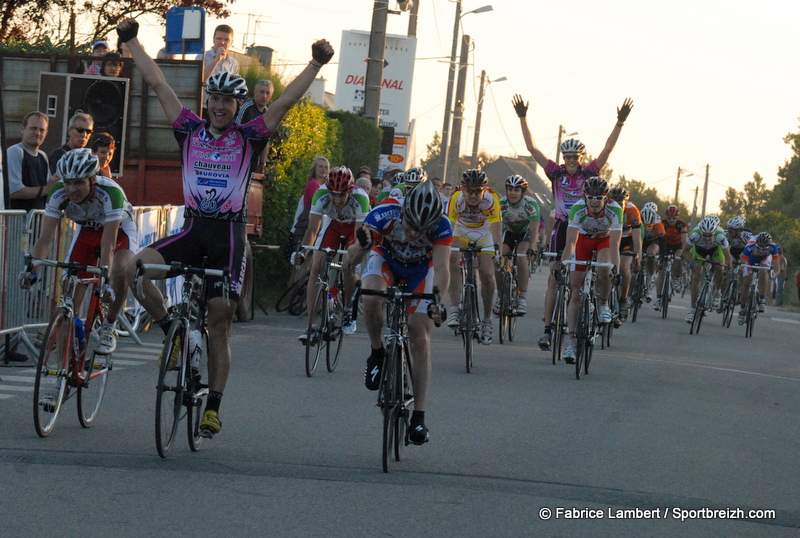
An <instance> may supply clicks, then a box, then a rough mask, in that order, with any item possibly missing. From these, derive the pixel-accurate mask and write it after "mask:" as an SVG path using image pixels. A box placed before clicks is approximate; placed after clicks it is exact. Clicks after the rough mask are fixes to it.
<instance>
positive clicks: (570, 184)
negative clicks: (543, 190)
mask: <svg viewBox="0 0 800 538" xmlns="http://www.w3.org/2000/svg"><path fill="white" fill-rule="evenodd" d="M544 173H545V175H546V176H547V177H548V178H550V181H551V182H552V184H553V199H554V204H555V210H556V218H557V219H559V220H568V219H569V211H570V209H572V206H573V205H574V204H575V202H577V201H578V200H583V184H584V183H586V180H587V179H589V178H590V177H594V176H598V175H600V168H599V167H598V166H597V160H594V161H592V162H590V163H589V166H586V167H583V166H581V167H579V168H578V173H577V174H575V175H573V176H571V175H569V174H568V173H567V167H566V166H563V165H560V164H557V163H556V162H555V161H550V160H548V161H547V167H546V168H545V169H544Z"/></svg>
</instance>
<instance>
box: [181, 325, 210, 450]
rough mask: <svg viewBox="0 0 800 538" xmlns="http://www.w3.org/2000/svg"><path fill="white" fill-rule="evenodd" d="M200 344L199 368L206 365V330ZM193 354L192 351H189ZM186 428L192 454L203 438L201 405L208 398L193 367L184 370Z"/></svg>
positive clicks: (203, 385)
mask: <svg viewBox="0 0 800 538" xmlns="http://www.w3.org/2000/svg"><path fill="white" fill-rule="evenodd" d="M202 335H203V336H202V342H200V349H201V350H202V357H201V359H200V367H201V368H202V367H203V365H206V364H208V330H206V329H205V328H204V329H203V333H202ZM189 351H190V352H193V350H189ZM186 375H187V379H186V395H185V396H184V397H185V398H186V426H187V428H188V431H187V433H188V434H189V448H190V449H191V450H192V452H197V451H198V450H200V441H201V440H202V439H203V436H202V435H201V434H200V421H201V420H202V418H203V404H204V402H205V399H206V397H207V396H208V385H206V384H204V383H203V382H202V371H201V370H197V369H195V368H194V367H192V368H187V369H186Z"/></svg>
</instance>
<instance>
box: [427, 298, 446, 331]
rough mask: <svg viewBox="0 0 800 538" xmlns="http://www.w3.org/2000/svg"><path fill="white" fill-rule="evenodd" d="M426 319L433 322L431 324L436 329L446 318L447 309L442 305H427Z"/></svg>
mask: <svg viewBox="0 0 800 538" xmlns="http://www.w3.org/2000/svg"><path fill="white" fill-rule="evenodd" d="M428 317H429V318H431V319H432V320H433V324H434V325H436V326H437V327H440V326H441V325H442V321H444V320H445V318H447V309H446V308H445V307H444V305H443V304H433V303H429V304H428Z"/></svg>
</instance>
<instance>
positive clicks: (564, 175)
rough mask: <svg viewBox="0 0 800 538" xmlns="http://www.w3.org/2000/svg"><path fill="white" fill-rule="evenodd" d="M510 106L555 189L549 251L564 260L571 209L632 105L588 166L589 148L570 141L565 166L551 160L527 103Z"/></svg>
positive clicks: (549, 305)
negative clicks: (537, 136)
mask: <svg viewBox="0 0 800 538" xmlns="http://www.w3.org/2000/svg"><path fill="white" fill-rule="evenodd" d="M511 103H512V104H513V105H514V110H515V111H516V113H517V116H518V117H519V122H520V126H521V127H522V136H523V138H524V139H525V145H526V146H527V148H528V151H530V153H531V155H532V156H533V158H534V159H535V160H536V162H537V163H538V164H539V166H541V167H542V169H543V170H544V171H545V174H547V177H548V178H550V181H551V182H552V187H553V199H554V203H555V219H556V221H555V225H554V227H553V233H552V235H551V238H550V251H551V252H555V253H556V254H557V257H556V260H561V251H562V250H564V242H565V241H566V236H567V222H568V220H569V214H570V209H571V208H572V206H573V204H575V202H577V201H578V200H581V199H583V185H584V183H585V182H586V180H587V179H588V178H590V177H594V176H597V175H599V174H600V170H601V169H602V168H603V166H605V164H606V163H607V162H608V158H609V156H610V155H611V151H612V150H613V149H614V146H615V145H616V144H617V139H618V138H619V135H620V133H621V132H622V126H623V125H624V124H625V120H626V119H627V118H628V115H629V114H630V113H631V109H632V108H633V101H632V100H631V99H625V101H624V102H623V103H622V106H621V107H620V108H618V109H617V123H616V124H614V129H612V130H611V134H610V135H609V137H608V140H606V145H605V147H604V148H603V151H601V152H600V155H598V156H597V159H595V160H594V161H592V162H591V163H589V165H588V166H585V167H584V166H583V165H582V159H583V156H584V154H585V152H586V148H585V146H584V145H583V143H581V142H580V141H578V140H575V139H572V138H570V139H569V140H565V141H564V142H563V143H562V144H561V148H560V149H561V153H562V154H563V156H564V164H563V165H559V164H558V163H556V162H554V161H551V160H549V159H548V158H547V157H546V156H545V154H544V153H542V151H541V150H540V149H539V148H537V147H536V145H535V144H534V143H533V136H532V135H531V131H530V129H529V128H528V120H527V119H526V116H527V114H528V103H526V102H524V101H523V100H522V97H521V96H520V95H515V96H514V98H513V100H512V101H511ZM554 267H555V261H554V262H553V263H551V264H550V277H549V278H548V280H547V293H546V294H545V300H544V322H545V326H544V334H543V335H542V337H541V338H539V347H540V348H541V349H542V350H547V349H550V332H551V327H550V325H549V323H550V319H551V318H552V317H553V309H554V308H555V300H556V281H555V278H554V277H553V268H554Z"/></svg>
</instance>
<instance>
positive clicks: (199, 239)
mask: <svg viewBox="0 0 800 538" xmlns="http://www.w3.org/2000/svg"><path fill="white" fill-rule="evenodd" d="M138 28H139V24H138V23H137V22H136V21H135V20H133V19H126V20H124V21H122V22H121V23H120V24H119V25H118V26H117V33H118V34H119V40H120V43H126V44H127V47H128V50H129V51H130V53H131V56H132V57H133V61H134V62H135V63H136V66H137V67H138V69H139V71H140V72H141V73H142V76H143V77H144V80H145V81H146V82H147V85H148V86H149V87H150V88H151V89H152V90H153V91H154V92H155V94H156V97H158V100H159V102H160V103H161V107H162V108H163V109H164V113H165V114H166V117H167V118H168V119H169V120H170V121H173V124H172V128H173V131H174V132H175V138H176V139H177V141H178V145H179V146H180V148H181V159H182V161H183V163H182V181H183V196H184V204H185V206H186V210H185V213H184V224H183V230H181V231H180V232H178V233H177V234H176V235H173V236H170V237H167V238H164V239H161V240H160V241H158V242H156V243H154V244H152V245H150V246H149V247H148V248H145V249H144V250H142V251H141V252H140V253H139V254H138V255H137V256H136V258H135V260H133V261H132V263H130V264H128V274H129V281H130V282H133V279H134V278H133V277H134V275H135V273H136V263H135V262H136V260H141V261H142V262H143V263H145V264H170V263H172V262H173V261H179V262H182V263H187V264H191V265H200V264H201V263H203V259H204V257H207V258H208V263H207V266H208V267H209V268H212V269H222V268H226V267H227V268H230V270H231V290H230V301H229V303H228V304H226V302H225V299H224V298H223V297H222V291H223V290H222V286H219V285H214V286H212V292H211V299H210V300H209V303H208V331H209V350H208V377H209V387H208V388H209V395H208V401H207V404H206V409H205V411H204V413H203V418H202V420H201V422H200V431H201V434H202V435H203V436H204V437H213V436H214V434H216V433H218V432H219V431H220V429H221V427H222V424H221V422H220V419H219V407H220V402H221V400H222V393H223V391H224V390H225V385H226V384H227V382H228V375H229V372H230V364H231V348H230V340H231V330H232V324H233V316H234V314H235V312H236V307H237V302H238V301H239V293H240V291H241V288H242V283H243V281H244V274H245V269H246V257H245V245H246V243H247V229H246V225H247V215H246V211H247V194H248V192H249V190H250V178H251V172H252V171H253V170H252V169H251V166H252V163H254V162H255V159H253V156H255V155H259V154H260V153H261V151H262V150H263V149H264V147H265V146H266V144H267V142H268V141H269V137H270V136H272V135H273V134H274V133H275V132H276V131H277V129H278V125H279V124H280V123H281V121H282V120H283V118H284V116H286V113H287V112H288V111H289V109H290V108H292V107H293V106H294V105H295V104H296V103H297V102H298V101H300V99H301V98H302V97H303V96H304V95H305V93H306V91H307V90H308V88H309V87H310V86H311V83H312V82H313V81H314V79H315V78H316V77H317V75H318V73H319V70H320V69H321V68H322V66H323V65H324V64H326V63H328V62H329V61H330V59H331V58H332V57H333V47H331V45H330V43H328V42H327V41H326V40H324V39H321V40H319V41H317V42H315V43H314V44H313V45H312V46H311V54H312V58H313V59H312V60H311V61H310V62H309V64H308V65H307V66H306V67H305V68H304V69H303V70H302V71H301V72H300V74H299V75H297V77H295V79H294V80H293V81H292V82H290V83H289V84H288V85H287V86H286V88H285V89H284V90H283V93H281V96H280V97H279V98H278V99H276V100H275V102H273V103H272V105H271V106H270V107H269V108H268V109H267V111H266V112H265V113H264V114H263V115H261V116H259V117H257V118H255V119H253V121H251V122H249V123H246V124H244V125H238V124H236V123H234V119H235V117H236V113H237V110H238V107H239V104H240V101H241V100H242V99H244V98H245V97H246V96H247V84H246V83H245V81H244V79H242V78H239V77H237V76H235V75H232V74H231V73H228V72H227V71H225V72H221V73H215V74H213V75H211V76H210V77H209V79H208V81H207V82H206V83H205V90H206V94H207V99H208V107H207V111H208V118H209V119H208V120H203V119H201V118H200V117H199V116H198V115H197V114H195V113H194V112H192V111H190V110H189V109H187V108H184V107H183V105H182V104H181V101H180V100H179V99H178V96H177V95H176V94H175V91H174V90H173V89H172V88H171V87H170V86H169V84H167V81H166V79H165V78H164V74H163V73H162V72H161V69H160V68H159V67H158V65H156V63H155V62H154V61H153V59H152V58H150V57H149V56H148V55H147V53H146V52H145V51H144V49H143V48H142V45H141V43H140V42H139V40H138V39H137V37H136V36H137V33H138ZM165 277H166V273H165V272H164V271H147V272H146V273H145V275H144V281H143V293H142V296H141V297H137V298H138V299H139V302H140V303H141V304H142V306H144V307H145V309H147V311H148V312H149V313H150V315H151V316H152V317H153V319H154V320H156V321H155V323H156V325H158V326H159V327H161V328H162V330H164V332H165V333H166V332H167V330H168V329H169V325H170V324H171V321H172V320H171V318H170V316H169V315H168V313H167V309H166V308H165V306H164V298H163V297H162V295H161V292H160V291H159V290H158V288H157V287H156V286H155V285H154V284H153V282H152V281H151V280H152V279H161V278H165ZM134 288H135V287H134ZM162 360H167V358H165V357H162ZM169 360H170V362H172V361H173V360H174V361H177V357H169Z"/></svg>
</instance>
